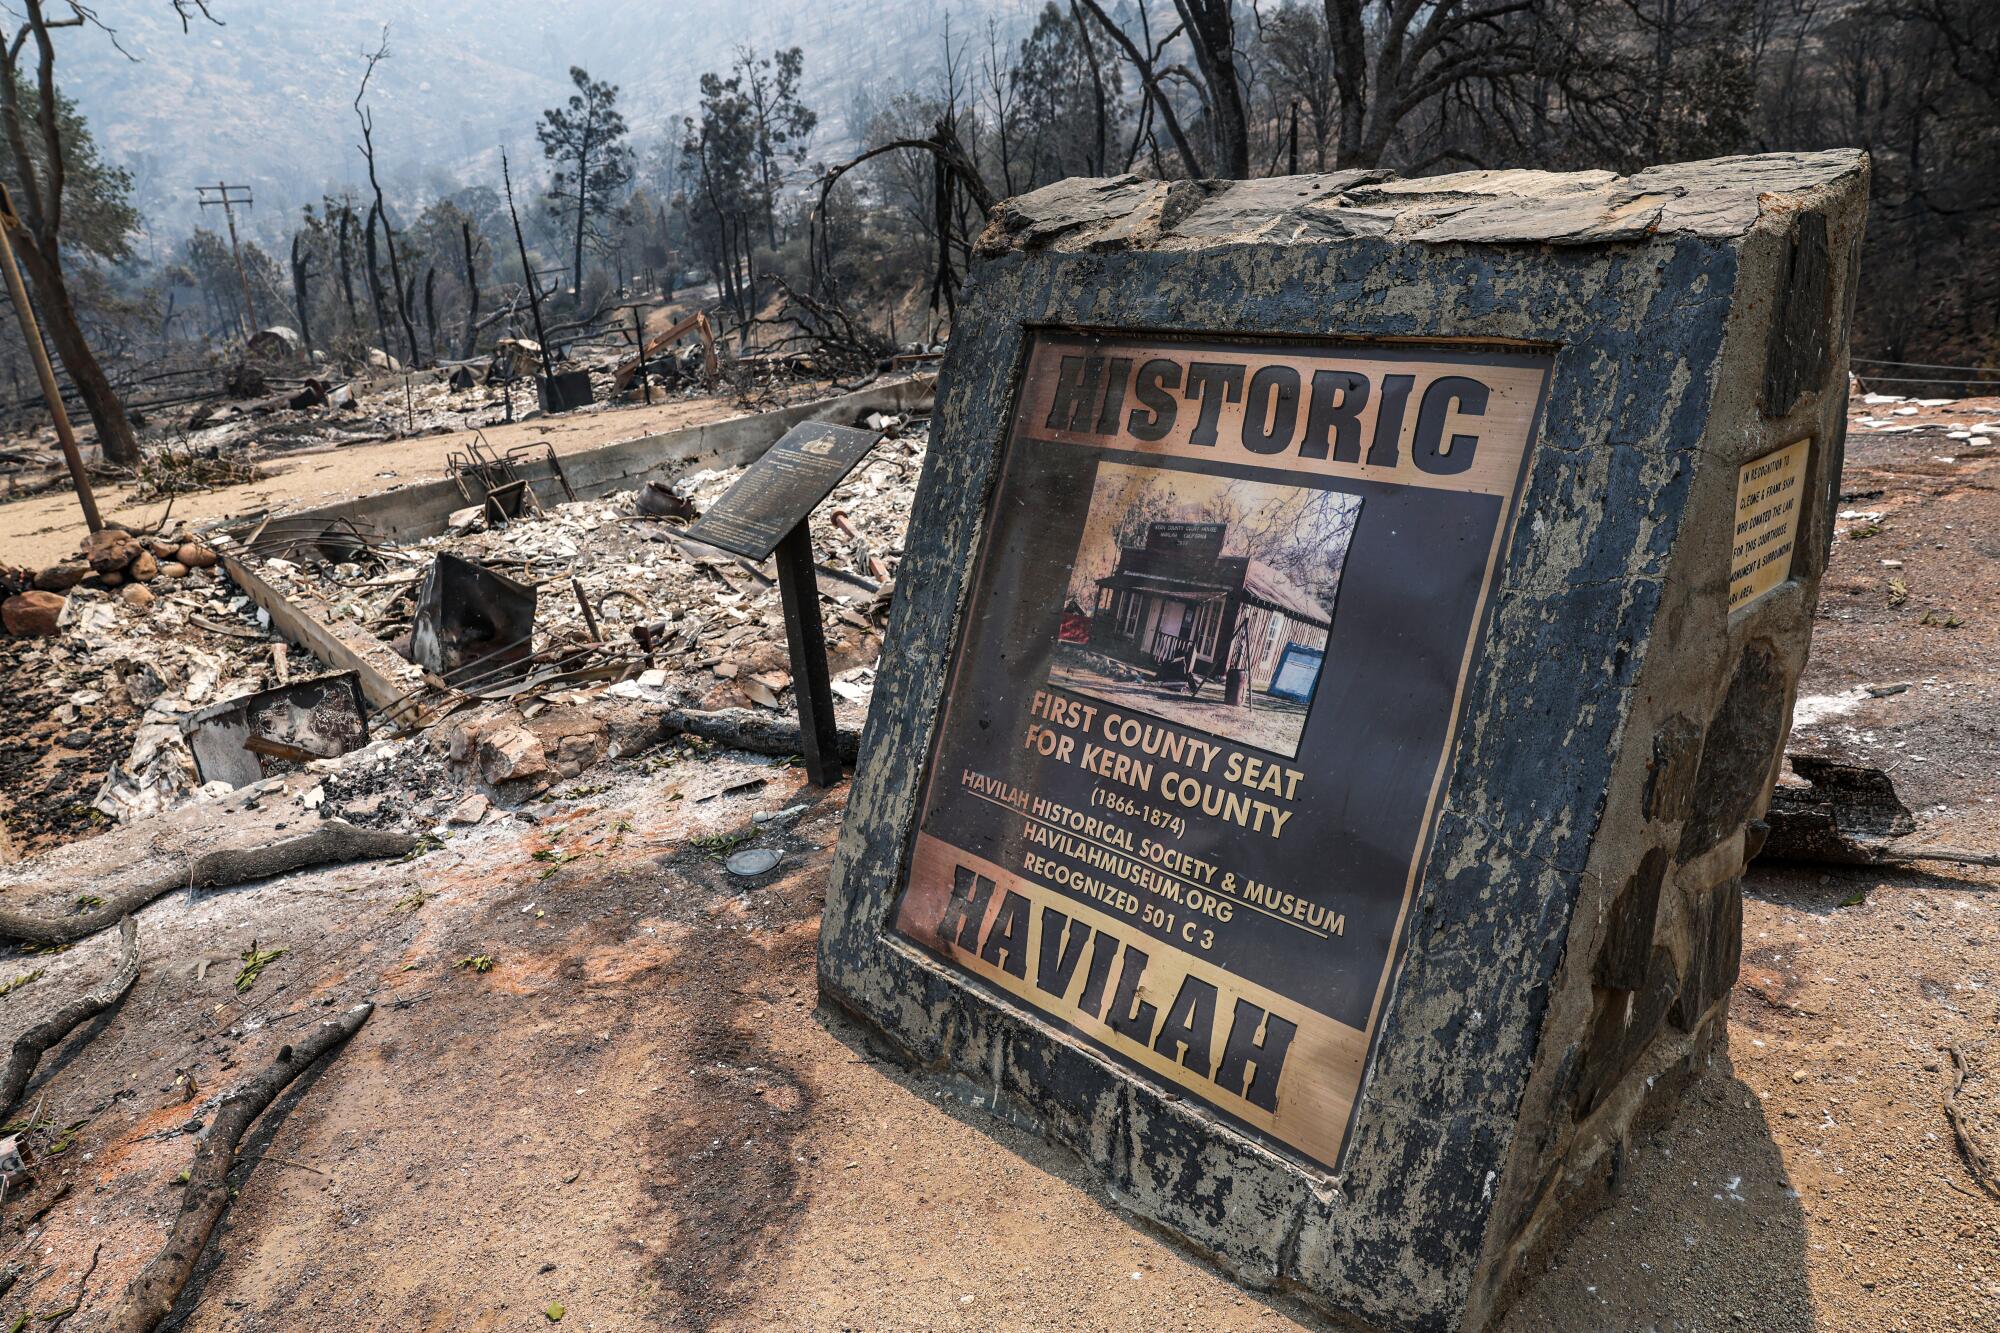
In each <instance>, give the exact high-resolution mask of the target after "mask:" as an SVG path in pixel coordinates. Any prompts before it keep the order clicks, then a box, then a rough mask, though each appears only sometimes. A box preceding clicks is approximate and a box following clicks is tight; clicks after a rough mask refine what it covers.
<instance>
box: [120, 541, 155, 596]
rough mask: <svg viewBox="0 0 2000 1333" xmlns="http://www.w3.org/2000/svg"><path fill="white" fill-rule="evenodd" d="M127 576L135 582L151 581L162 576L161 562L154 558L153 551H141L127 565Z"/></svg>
mask: <svg viewBox="0 0 2000 1333" xmlns="http://www.w3.org/2000/svg"><path fill="white" fill-rule="evenodd" d="M125 577H126V578H128V579H131V580H132V581H133V582H134V583H151V582H152V581H153V580H154V579H156V578H158V577H160V562H159V561H157V560H155V559H153V553H152V552H151V551H141V552H139V554H137V555H135V556H133V557H132V563H131V564H129V565H127V566H126V567H125ZM126 600H127V601H130V600H131V599H130V598H127V599H126Z"/></svg>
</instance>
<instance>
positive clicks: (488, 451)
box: [445, 431, 576, 526]
mask: <svg viewBox="0 0 2000 1333" xmlns="http://www.w3.org/2000/svg"><path fill="white" fill-rule="evenodd" d="M532 462H539V463H541V464H543V465H544V466H546V467H547V468H548V470H549V473H550V475H551V476H552V477H554V478H555V482H556V484H557V485H558V486H560V487H562V493H563V498H564V499H566V500H574V499H576V491H575V489H574V488H572V487H571V486H570V484H569V478H568V476H566V475H565V474H564V473H563V469H562V461H561V460H560V459H558V458H557V457H556V450H555V446H554V445H552V444H548V443H546V442H544V443H541V444H521V445H516V446H515V447H514V448H512V449H509V450H508V451H507V452H506V453H504V454H502V453H500V452H499V451H498V450H496V449H494V448H493V447H492V446H491V445H489V444H487V443H486V437H485V436H484V435H482V434H480V433H479V432H477V431H474V432H473V437H472V443H471V444H469V445H468V446H466V451H465V452H464V453H462V454H461V453H453V454H449V455H447V456H446V458H445V469H446V471H447V472H449V473H450V475H451V479H452V483H453V484H454V485H456V486H457V487H458V493H459V494H460V495H462V496H464V497H465V502H466V503H467V504H469V505H478V506H479V507H480V508H481V509H483V510H484V511H485V513H486V517H487V520H488V521H489V522H491V523H493V524H494V525H496V526H498V525H499V524H502V523H505V522H506V521H507V520H508V519H510V518H519V517H521V516H522V515H523V514H540V513H541V512H542V500H541V497H540V496H538V495H536V494H535V491H534V488H533V487H532V486H531V485H529V483H528V479H527V478H526V477H523V476H522V475H521V467H522V465H523V464H527V463H532Z"/></svg>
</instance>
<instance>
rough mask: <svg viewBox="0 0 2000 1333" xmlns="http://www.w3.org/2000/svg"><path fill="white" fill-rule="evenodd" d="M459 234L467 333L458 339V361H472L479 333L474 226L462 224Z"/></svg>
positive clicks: (477, 278)
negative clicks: (463, 272)
mask: <svg viewBox="0 0 2000 1333" xmlns="http://www.w3.org/2000/svg"><path fill="white" fill-rule="evenodd" d="M458 232H459V235H460V236H461V237H463V238H464V240H465V331H464V332H463V333H461V334H459V337H458V359H459V360H461V361H470V360H471V359H472V348H473V339H474V338H475V337H476V336H477V335H478V332H479V269H478V267H477V266H476V265H475V264H474V263H473V257H474V256H475V255H476V254H477V253H478V251H477V250H476V249H475V248H474V244H473V240H472V224H471V223H470V222H460V223H459V224H458Z"/></svg>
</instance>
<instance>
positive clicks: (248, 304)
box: [194, 184, 257, 341]
mask: <svg viewBox="0 0 2000 1333" xmlns="http://www.w3.org/2000/svg"><path fill="white" fill-rule="evenodd" d="M232 191H233V193H232ZM194 192H195V197H196V198H198V199H200V200H201V206H202V207H203V208H214V207H217V206H220V207H221V209H222V216H223V217H225V218H227V219H229V250H230V253H232V254H234V255H235V256H236V280H237V282H239V283H241V284H242V285H243V313H244V314H246V315H248V316H249V317H250V323H249V325H248V326H247V327H245V328H244V330H243V337H244V339H245V340H246V341H247V340H248V339H251V338H254V337H256V336H257V307H256V305H255V304H254V303H253V302H252V301H251V298H250V275H249V273H248V272H246V271H245V270H244V268H243V247H242V246H240V245H238V244H237V243H236V205H238V204H241V205H243V207H245V208H248V207H250V205H251V204H252V203H254V202H255V201H254V200H252V199H251V197H250V187H249V186H247V185H222V184H216V185H197V186H195V187H194ZM211 192H213V194H214V196H215V197H214V198H212V199H211V198H210V197H209V195H210V193H211Z"/></svg>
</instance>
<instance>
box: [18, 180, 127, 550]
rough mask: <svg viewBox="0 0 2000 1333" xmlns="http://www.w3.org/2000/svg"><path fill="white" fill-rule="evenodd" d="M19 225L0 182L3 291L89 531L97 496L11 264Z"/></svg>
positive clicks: (100, 524)
mask: <svg viewBox="0 0 2000 1333" xmlns="http://www.w3.org/2000/svg"><path fill="white" fill-rule="evenodd" d="M20 225H21V219H20V216H19V215H18V214H16V213H15V212H14V196H13V195H11V194H9V193H7V187H6V186H5V185H0V261H4V262H0V268H4V269H5V270H6V278H7V295H8V296H9V297H11V298H12V299H13V302H14V314H15V315H16V316H17V317H18V318H19V319H20V321H21V337H22V338H23V339H25V340H26V342H27V344H28V355H29V357H31V358H32V359H33V360H34V363H35V377H36V378H37V379H39V380H41V382H42V397H43V398H45V399H47V400H48V404H49V415H50V416H52V417H54V418H55V421H56V439H58V440H59V441H61V442H62V453H63V462H64V463H66V464H68V465H69V479H70V480H71V481H72V482H74V483H75V484H76V499H77V503H78V504H80V505H82V506H83V521H84V522H85V523H86V524H88V525H89V526H90V530H91V531H92V532H100V531H102V530H103V528H104V519H103V517H102V516H100V515H99V514H98V512H97V497H96V496H95V495H93V494H92V493H91V490H90V474H89V473H87V472H85V471H84V470H83V455H82V454H80V453H78V452H77V448H76V432H75V431H73V430H71V429H70V424H69V413H68V412H67V411H65V410H64V409H63V398H62V388H61V386H60V385H58V384H57V383H56V372H55V367H53V366H51V365H50V364H49V349H48V348H46V347H44V346H42V330H41V326H40V325H39V324H37V323H36V322H35V309H34V307H33V306H31V305H29V304H28V289H27V287H26V286H24V285H23V284H22V282H21V270H20V269H19V268H17V267H15V264H14V237H13V232H14V229H15V228H16V227H19V226H20Z"/></svg>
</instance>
